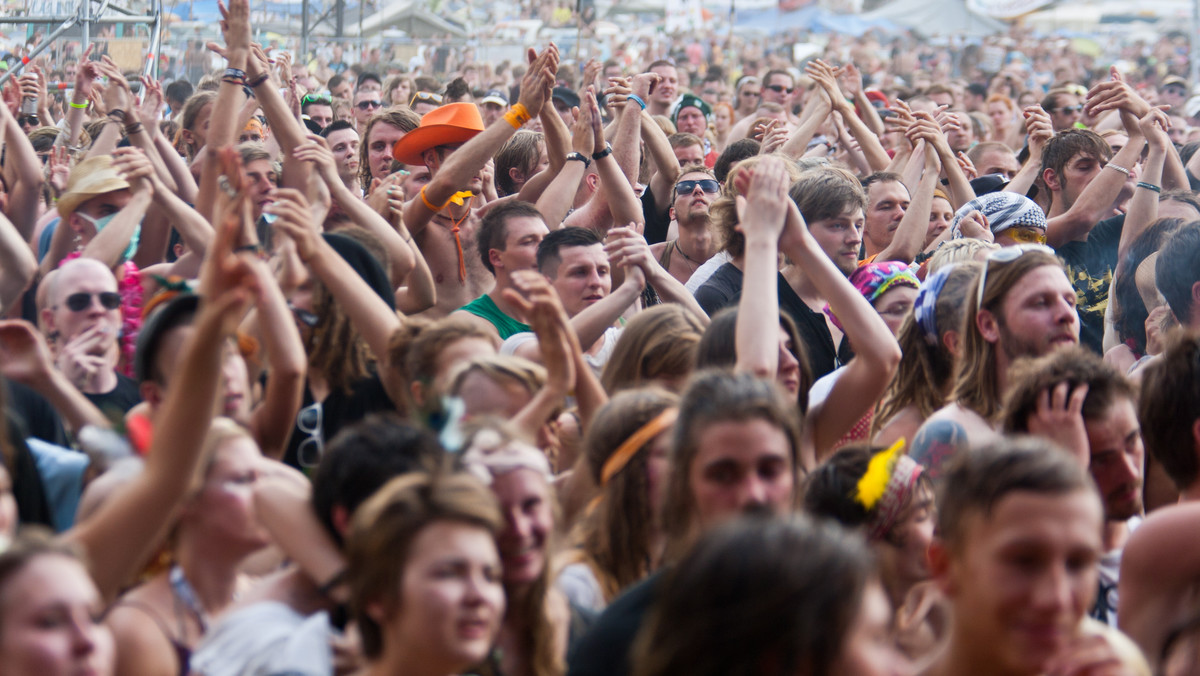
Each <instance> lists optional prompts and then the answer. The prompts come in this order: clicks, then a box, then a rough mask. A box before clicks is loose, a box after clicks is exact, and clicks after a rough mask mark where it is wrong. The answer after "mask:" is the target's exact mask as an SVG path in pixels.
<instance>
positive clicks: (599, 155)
mask: <svg viewBox="0 0 1200 676" xmlns="http://www.w3.org/2000/svg"><path fill="white" fill-rule="evenodd" d="M609 155H612V144H611V143H606V144H604V150H601V151H600V152H598V153H592V159H593V160H597V161H599V160H602V159H604V158H606V157H608V156H609Z"/></svg>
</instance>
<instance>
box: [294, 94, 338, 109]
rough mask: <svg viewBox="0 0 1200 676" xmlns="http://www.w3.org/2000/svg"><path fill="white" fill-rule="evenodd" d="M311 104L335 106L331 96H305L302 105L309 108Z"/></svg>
mask: <svg viewBox="0 0 1200 676" xmlns="http://www.w3.org/2000/svg"><path fill="white" fill-rule="evenodd" d="M310 103H324V104H325V105H327V106H329V105H333V96H332V95H331V94H305V95H304V97H303V98H301V99H300V105H302V106H307V105H309V104H310Z"/></svg>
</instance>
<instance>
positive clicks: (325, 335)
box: [304, 276, 370, 392]
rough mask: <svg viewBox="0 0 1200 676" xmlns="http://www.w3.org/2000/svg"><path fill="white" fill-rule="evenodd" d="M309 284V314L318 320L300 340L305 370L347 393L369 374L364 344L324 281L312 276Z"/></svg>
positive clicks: (333, 388) (331, 387)
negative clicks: (304, 355) (302, 342)
mask: <svg viewBox="0 0 1200 676" xmlns="http://www.w3.org/2000/svg"><path fill="white" fill-rule="evenodd" d="M312 284H313V291H312V303H313V314H315V315H316V316H317V317H320V321H319V322H318V323H317V325H316V326H314V327H312V330H311V331H309V333H308V337H307V339H306V340H305V341H304V343H305V344H304V349H305V352H307V353H308V368H309V369H310V370H311V371H314V372H316V373H320V374H321V375H323V376H324V377H325V380H326V381H328V383H329V387H330V389H332V390H343V391H346V392H349V391H351V386H352V385H353V384H354V382H355V381H356V380H361V379H363V378H365V377H367V374H368V373H369V370H368V366H367V365H368V363H369V362H370V359H369V357H368V355H369V354H370V352H369V350H368V348H367V343H366V341H365V340H363V337H362V336H361V335H360V334H359V332H358V329H356V328H355V327H354V324H353V322H351V321H350V318H349V317H347V316H346V313H344V312H342V308H341V304H340V303H338V301H337V299H336V298H334V297H333V294H332V293H330V292H329V289H328V288H327V287H326V286H325V284H324V282H322V281H321V280H320V279H318V278H317V277H315V276H314V277H313V280H312Z"/></svg>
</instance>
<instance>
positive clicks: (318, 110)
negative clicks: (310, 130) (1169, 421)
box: [300, 94, 333, 133]
mask: <svg viewBox="0 0 1200 676" xmlns="http://www.w3.org/2000/svg"><path fill="white" fill-rule="evenodd" d="M300 115H301V116H302V117H303V118H305V119H308V120H309V121H311V122H312V123H313V124H314V125H316V127H317V132H315V133H320V130H321V129H324V128H325V127H328V126H329V125H330V124H331V123H332V122H333V97H331V96H330V95H329V94H305V95H304V98H302V99H300Z"/></svg>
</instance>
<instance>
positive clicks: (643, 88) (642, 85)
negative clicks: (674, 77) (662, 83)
mask: <svg viewBox="0 0 1200 676" xmlns="http://www.w3.org/2000/svg"><path fill="white" fill-rule="evenodd" d="M660 79H662V78H660V77H659V75H658V73H641V74H639V75H634V76H633V93H634V94H635V95H636V96H638V97H639V98H641V99H642V100H643V101H645V100H646V99H648V98H649V97H650V94H651V93H652V92H653V91H654V87H655V86H657V85H658V81H659V80H660Z"/></svg>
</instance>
